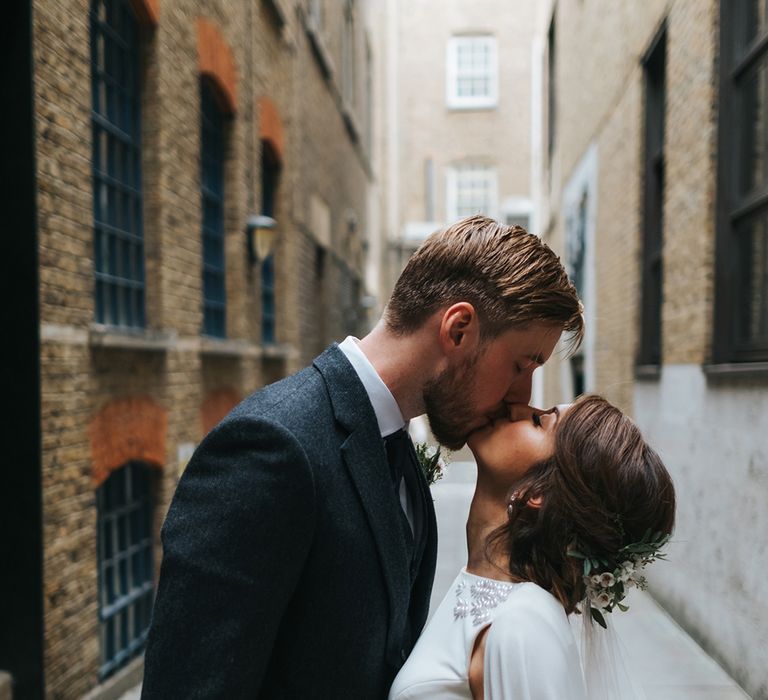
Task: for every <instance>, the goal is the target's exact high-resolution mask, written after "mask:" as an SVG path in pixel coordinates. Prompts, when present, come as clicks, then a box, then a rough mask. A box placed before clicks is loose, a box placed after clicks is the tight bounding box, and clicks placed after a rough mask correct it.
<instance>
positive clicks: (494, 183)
mask: <svg viewBox="0 0 768 700" xmlns="http://www.w3.org/2000/svg"><path fill="white" fill-rule="evenodd" d="M471 173H473V174H477V173H481V174H483V175H485V176H486V178H487V187H488V206H487V207H473V211H472V212H471V213H473V214H483V215H485V216H488V217H490V218H492V219H495V218H497V217H498V212H499V175H498V171H497V169H496V168H495V167H493V166H490V165H480V164H472V163H467V164H463V165H457V166H454V167H452V168H448V169H447V170H446V172H445V181H446V188H445V204H446V206H445V212H446V216H445V218H446V221H448V222H449V223H453V222H455V221H458V220H459V219H461V218H463V217H464V216H468V215H469V214H468V213H466V212H465V213H462V214H460V213H459V212H458V206H459V191H460V189H461V187H462V182H461V177H462V175H466V176H468V175H470V174H471Z"/></svg>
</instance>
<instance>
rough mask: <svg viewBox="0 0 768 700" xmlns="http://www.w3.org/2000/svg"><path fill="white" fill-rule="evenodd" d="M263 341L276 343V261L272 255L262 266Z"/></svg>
mask: <svg viewBox="0 0 768 700" xmlns="http://www.w3.org/2000/svg"><path fill="white" fill-rule="evenodd" d="M261 340H262V342H263V343H274V342H275V261H274V256H272V255H270V256H269V257H268V258H267V259H266V260H265V261H264V262H263V263H262V265H261Z"/></svg>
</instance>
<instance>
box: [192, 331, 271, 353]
mask: <svg viewBox="0 0 768 700" xmlns="http://www.w3.org/2000/svg"><path fill="white" fill-rule="evenodd" d="M200 354H201V355H218V356H220V357H260V356H261V348H259V347H258V346H256V345H253V344H251V343H249V342H248V341H247V340H234V339H233V340H230V339H228V338H212V337H210V336H203V337H202V338H200Z"/></svg>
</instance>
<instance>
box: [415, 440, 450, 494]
mask: <svg viewBox="0 0 768 700" xmlns="http://www.w3.org/2000/svg"><path fill="white" fill-rule="evenodd" d="M414 448H415V449H416V456H417V457H418V458H419V464H420V465H421V469H422V471H423V472H424V476H425V477H426V479H427V484H429V485H430V486H432V484H434V483H435V482H437V481H440V479H442V478H443V473H444V471H445V466H446V460H445V459H444V458H443V457H442V454H441V453H440V448H439V447H435V446H434V445H428V444H427V443H426V442H417V443H416V444H415V445H414Z"/></svg>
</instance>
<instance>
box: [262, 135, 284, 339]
mask: <svg viewBox="0 0 768 700" xmlns="http://www.w3.org/2000/svg"><path fill="white" fill-rule="evenodd" d="M279 179H280V159H279V158H278V156H277V154H276V153H275V151H274V149H273V147H272V145H271V144H270V143H269V141H262V142H261V213H262V214H264V215H265V216H270V217H272V218H274V216H275V200H276V197H277V186H278V183H279ZM275 341H276V334H275V256H274V254H272V255H270V256H269V257H268V258H267V259H266V260H264V262H263V263H262V264H261V342H262V343H266V344H271V343H274V342H275Z"/></svg>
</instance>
